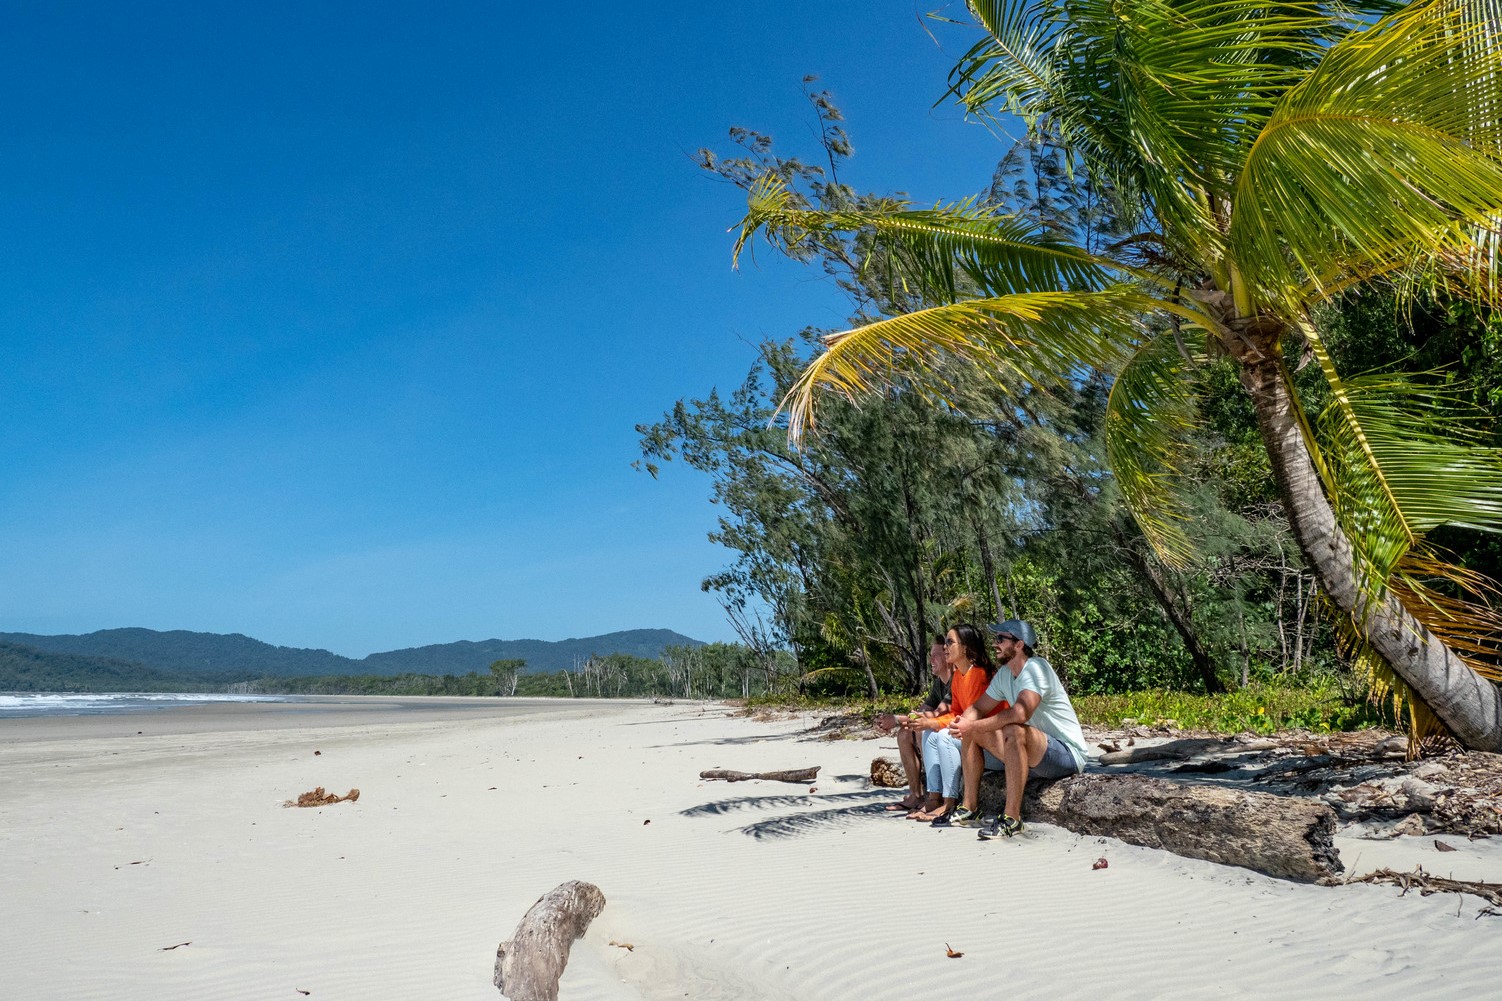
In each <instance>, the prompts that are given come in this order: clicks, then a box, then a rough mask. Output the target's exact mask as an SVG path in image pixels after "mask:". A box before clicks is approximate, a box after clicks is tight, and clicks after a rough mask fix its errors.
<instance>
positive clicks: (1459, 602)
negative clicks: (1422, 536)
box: [1392, 545, 1502, 681]
mask: <svg viewBox="0 0 1502 1001" xmlns="http://www.w3.org/2000/svg"><path fill="white" fill-rule="evenodd" d="M1392 591H1393V594H1394V596H1395V597H1397V598H1398V600H1399V601H1401V602H1402V603H1403V606H1404V607H1405V608H1407V609H1408V610H1409V611H1410V612H1412V613H1413V616H1414V618H1416V619H1418V620H1419V621H1420V622H1422V623H1423V624H1424V626H1425V627H1426V628H1428V629H1429V631H1430V632H1432V633H1434V634H1435V635H1436V636H1438V637H1439V638H1440V641H1441V642H1442V643H1444V644H1445V646H1447V647H1449V648H1450V649H1451V650H1453V651H1455V653H1456V655H1457V656H1459V657H1460V659H1461V660H1463V661H1465V663H1466V664H1467V665H1468V666H1469V667H1470V668H1471V669H1472V670H1474V671H1475V672H1476V673H1477V674H1480V675H1481V676H1482V677H1485V678H1491V679H1492V680H1493V681H1502V612H1499V611H1498V605H1499V604H1502V591H1499V590H1498V586H1497V584H1496V583H1495V582H1494V581H1492V580H1490V579H1488V578H1487V577H1484V576H1482V575H1481V574H1478V573H1476V572H1475V571H1474V570H1471V569H1469V568H1467V567H1463V566H1459V565H1457V564H1455V563H1452V562H1450V561H1449V560H1446V559H1445V558H1443V557H1442V556H1441V555H1440V554H1439V553H1438V552H1436V551H1435V550H1434V549H1432V548H1431V547H1429V546H1426V545H1425V546H1420V547H1419V548H1417V549H1414V550H1413V551H1411V552H1409V553H1407V554H1405V555H1404V557H1403V560H1402V562H1401V563H1400V564H1399V565H1398V568H1397V572H1396V573H1395V574H1394V575H1393V579H1392Z"/></svg>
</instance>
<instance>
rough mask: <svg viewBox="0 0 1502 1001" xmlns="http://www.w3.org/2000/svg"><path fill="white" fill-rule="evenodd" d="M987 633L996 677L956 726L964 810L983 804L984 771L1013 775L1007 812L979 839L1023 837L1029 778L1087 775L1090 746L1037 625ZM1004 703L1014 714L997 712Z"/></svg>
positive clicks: (1005, 626)
mask: <svg viewBox="0 0 1502 1001" xmlns="http://www.w3.org/2000/svg"><path fill="white" fill-rule="evenodd" d="M987 628H988V629H989V630H990V632H991V644H992V649H994V650H995V651H996V661H997V664H998V667H997V670H996V676H995V677H994V678H993V679H992V680H991V683H990V685H988V686H987V688H986V691H985V692H984V694H982V695H981V696H980V697H979V698H978V699H976V700H975V704H974V705H973V706H971V707H970V708H969V709H967V710H966V711H965V712H964V713H963V714H962V715H961V716H959V717H957V718H956V719H955V721H954V722H953V723H952V724H951V725H950V733H952V734H953V735H954V736H956V737H958V738H959V739H960V741H961V758H962V761H963V765H964V793H965V796H964V801H963V802H964V806H962V807H961V809H966V808H968V809H970V810H974V809H975V807H976V805H977V803H978V802H979V801H980V780H981V775H982V773H983V772H985V771H1004V772H1005V773H1006V780H1007V782H1006V805H1005V808H1004V809H1003V811H1002V813H1001V814H1000V815H999V816H997V818H996V819H995V821H993V822H992V823H991V824H989V825H987V826H985V827H983V828H981V830H980V837H981V838H982V839H985V840H990V839H992V838H1009V837H1012V836H1013V835H1016V834H1020V833H1022V829H1023V825H1022V793H1023V790H1024V788H1025V787H1026V786H1027V780H1028V779H1029V778H1041V779H1059V778H1063V777H1064V776H1066V775H1076V774H1078V773H1080V772H1082V771H1084V770H1085V756H1086V754H1087V753H1088V750H1089V747H1088V745H1087V744H1086V743H1085V734H1084V732H1083V731H1082V730H1081V729H1080V720H1079V716H1078V715H1076V713H1075V711H1074V705H1073V704H1072V703H1071V702H1070V701H1069V693H1068V692H1066V691H1065V690H1064V685H1063V683H1062V682H1061V681H1060V680H1059V676H1058V674H1057V673H1056V672H1055V671H1054V669H1053V666H1052V665H1051V664H1049V663H1048V661H1046V660H1044V659H1043V658H1042V657H1039V656H1037V654H1036V653H1035V652H1034V646H1035V645H1036V644H1037V642H1038V636H1037V633H1036V632H1035V631H1034V630H1033V627H1032V626H1031V625H1029V624H1028V623H1026V622H1023V621H1021V620H1020V619H1008V620H1006V621H1005V622H996V623H993V624H991V625H990V626H988V627H987ZM1003 705H1007V708H1005V709H1000V710H998V708H997V707H999V706H1003ZM993 713H994V715H993Z"/></svg>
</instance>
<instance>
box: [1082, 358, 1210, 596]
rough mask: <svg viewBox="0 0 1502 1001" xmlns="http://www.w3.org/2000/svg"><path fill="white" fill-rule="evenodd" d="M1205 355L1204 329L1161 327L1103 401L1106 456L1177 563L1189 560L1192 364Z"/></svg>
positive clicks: (1136, 511) (1157, 545)
mask: <svg viewBox="0 0 1502 1001" xmlns="http://www.w3.org/2000/svg"><path fill="white" fill-rule="evenodd" d="M1204 361H1205V335H1204V332H1203V331H1201V330H1199V329H1196V328H1186V329H1184V330H1179V331H1175V330H1168V331H1165V332H1163V333H1160V334H1158V335H1157V336H1156V337H1154V338H1153V339H1152V340H1150V341H1148V342H1147V343H1146V344H1144V345H1143V346H1142V347H1141V348H1140V349H1139V350H1138V351H1137V353H1136V354H1134V355H1133V356H1132V358H1131V360H1130V361H1128V362H1127V364H1126V365H1125V366H1124V367H1123V368H1122V370H1121V371H1120V373H1119V374H1118V375H1117V376H1116V381H1115V383H1114V384H1113V385H1112V386H1111V395H1110V397H1109V398H1108V400H1107V402H1106V415H1105V439H1106V461H1107V462H1108V463H1109V465H1110V467H1111V472H1112V475H1114V476H1115V478H1116V482H1117V484H1118V485H1119V486H1120V487H1121V493H1122V498H1123V499H1124V500H1125V501H1126V504H1127V507H1128V508H1129V509H1130V510H1131V512H1132V516H1133V518H1135V519H1136V521H1137V525H1138V527H1139V528H1140V529H1141V530H1142V534H1143V535H1144V536H1146V537H1147V540H1148V542H1149V543H1151V545H1152V547H1153V549H1154V550H1155V551H1156V552H1157V554H1158V556H1159V557H1160V558H1161V559H1162V560H1163V561H1164V562H1165V563H1168V564H1169V565H1171V566H1175V567H1183V566H1184V565H1185V564H1187V562H1188V560H1189V557H1190V555H1191V553H1192V549H1193V544H1192V543H1191V542H1190V539H1189V536H1188V534H1187V533H1186V532H1185V531H1184V525H1185V523H1187V522H1188V520H1189V518H1190V512H1189V507H1188V504H1187V502H1186V501H1185V498H1184V494H1183V491H1184V488H1185V486H1186V485H1187V484H1188V482H1189V479H1190V477H1189V471H1188V468H1187V465H1188V460H1189V458H1190V456H1191V454H1192V449H1191V448H1190V444H1189V441H1188V435H1189V433H1190V432H1191V431H1192V430H1193V429H1194V428H1196V427H1197V426H1198V424H1199V421H1198V416H1197V411H1196V408H1195V392H1194V385H1193V379H1192V370H1193V369H1194V368H1195V367H1197V366H1198V365H1200V364H1202V363H1203V362H1204Z"/></svg>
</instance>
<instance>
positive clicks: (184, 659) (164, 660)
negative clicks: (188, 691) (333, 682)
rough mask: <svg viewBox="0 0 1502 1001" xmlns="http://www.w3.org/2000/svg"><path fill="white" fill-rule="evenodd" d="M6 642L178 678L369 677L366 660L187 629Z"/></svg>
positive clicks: (11, 637) (16, 636)
mask: <svg viewBox="0 0 1502 1001" xmlns="http://www.w3.org/2000/svg"><path fill="white" fill-rule="evenodd" d="M0 643H12V644H15V645H16V646H24V647H30V648H31V649H33V650H42V651H45V652H47V653H69V654H76V655H78V656H83V657H110V658H114V659H117V660H125V661H131V662H133V663H136V664H142V665H145V666H147V667H149V668H153V669H155V670H158V671H165V672H168V673H172V674H188V675H197V674H207V673H212V674H221V673H224V672H227V671H233V672H236V673H246V672H248V676H252V677H254V676H259V675H262V674H282V675H316V674H364V673H368V672H367V670H366V669H365V668H362V667H361V666H360V661H358V660H352V659H350V658H349V657H341V656H339V655H338V654H336V653H329V652H328V651H327V650H304V649H300V648H297V647H286V646H272V645H271V644H270V643H262V642H261V641H260V640H254V639H251V638H250V637H249V636H242V635H241V634H239V633H230V634H229V635H224V634H221V633H193V632H188V631H187V630H184V629H174V630H172V631H171V632H157V631H156V630H155V629H101V630H99V631H98V632H93V633H85V634H83V635H82V636H67V635H64V636H39V635H36V634H33V633H0Z"/></svg>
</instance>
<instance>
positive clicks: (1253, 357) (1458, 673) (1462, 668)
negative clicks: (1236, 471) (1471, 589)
mask: <svg viewBox="0 0 1502 1001" xmlns="http://www.w3.org/2000/svg"><path fill="white" fill-rule="evenodd" d="M1257 340H1258V341H1259V346H1262V347H1263V350H1262V351H1261V352H1260V354H1258V353H1256V352H1252V353H1248V354H1243V355H1242V356H1241V358H1240V360H1241V381H1242V384H1243V385H1244V386H1246V389H1247V392H1248V393H1250V394H1251V397H1252V404H1253V406H1254V407H1255V408H1256V412H1257V425H1258V428H1259V429H1260V431H1261V432H1262V438H1263V441H1264V443H1265V444H1266V445H1267V452H1268V456H1269V457H1270V458H1271V459H1272V467H1273V475H1274V476H1275V477H1276V479H1277V482H1278V488H1279V491H1280V492H1281V494H1282V496H1283V504H1284V506H1285V508H1286V509H1287V514H1288V522H1289V526H1290V527H1291V528H1292V529H1293V534H1294V538H1295V539H1297V540H1298V543H1299V548H1300V549H1301V550H1303V553H1304V557H1305V558H1306V559H1307V560H1308V561H1309V566H1310V567H1311V568H1312V569H1313V571H1314V574H1315V576H1316V578H1317V579H1318V581H1319V586H1320V587H1322V588H1324V590H1325V594H1326V595H1327V596H1328V597H1329V599H1330V601H1331V602H1332V603H1334V605H1335V607H1337V608H1339V609H1340V610H1341V611H1342V612H1345V613H1347V614H1350V615H1352V616H1353V617H1355V618H1356V620H1357V621H1358V622H1360V623H1361V625H1360V629H1361V633H1362V636H1363V637H1364V638H1365V639H1366V641H1367V642H1368V643H1370V644H1371V646H1372V648H1373V649H1374V650H1375V651H1376V652H1377V653H1378V655H1380V656H1381V657H1382V658H1383V659H1384V660H1386V661H1387V663H1388V664H1389V665H1390V666H1391V667H1392V669H1393V670H1394V671H1395V672H1397V674H1398V675H1399V676H1400V677H1402V679H1403V680H1404V681H1406V682H1408V685H1409V687H1411V688H1412V689H1413V690H1414V692H1415V693H1416V694H1417V695H1418V696H1419V698H1421V699H1423V700H1424V702H1425V703H1426V704H1427V705H1428V706H1429V708H1430V709H1431V710H1432V711H1433V712H1434V715H1435V716H1437V717H1438V718H1439V720H1440V721H1441V722H1442V723H1444V724H1445V726H1446V727H1448V728H1449V730H1450V732H1451V733H1452V734H1453V735H1454V736H1455V738H1456V739H1457V740H1459V741H1460V742H1461V743H1462V744H1464V745H1465V746H1466V747H1469V748H1473V749H1476V750H1482V751H1493V752H1496V751H1502V691H1499V689H1498V688H1497V686H1496V685H1494V684H1492V683H1491V682H1490V681H1487V680H1486V679H1485V678H1483V677H1481V676H1480V675H1479V674H1477V673H1476V672H1475V671H1473V670H1471V668H1470V667H1468V666H1467V665H1466V664H1465V662H1464V661H1462V660H1461V659H1460V658H1459V657H1457V656H1456V655H1455V654H1454V652H1453V651H1451V650H1450V649H1449V648H1448V647H1446V646H1445V645H1444V644H1443V643H1441V642H1440V640H1439V639H1438V637H1436V636H1435V635H1434V634H1433V633H1431V632H1430V631H1429V630H1428V629H1427V628H1425V626H1424V624H1423V623H1421V622H1419V621H1418V619H1416V618H1414V617H1413V615H1412V614H1410V613H1409V611H1408V610H1407V609H1406V608H1404V607H1403V604H1402V603H1401V602H1399V601H1398V600H1397V599H1396V598H1395V597H1393V596H1392V594H1391V593H1386V594H1384V596H1383V597H1382V599H1381V600H1380V601H1378V602H1376V603H1374V604H1372V605H1370V606H1367V605H1366V603H1365V602H1364V601H1363V598H1362V588H1361V580H1360V571H1359V569H1358V568H1357V565H1356V560H1355V556H1354V553H1353V551H1352V548H1351V542H1350V540H1349V539H1348V538H1347V537H1346V535H1345V533H1344V532H1343V531H1342V530H1341V528H1340V526H1339V524H1338V523H1337V522H1336V520H1335V512H1334V510H1332V509H1331V507H1330V503H1329V501H1328V500H1327V499H1326V497H1325V494H1324V490H1323V488H1322V486H1321V484H1320V480H1319V476H1318V474H1317V473H1316V472H1315V469H1314V462H1313V460H1312V459H1311V457H1310V455H1309V449H1308V446H1307V444H1306V443H1305V441H1304V437H1303V434H1302V433H1301V431H1300V428H1299V421H1298V419H1297V416H1296V415H1297V410H1296V404H1295V402H1294V399H1293V396H1292V394H1291V391H1290V388H1289V384H1288V375H1287V372H1286V370H1285V369H1284V368H1283V364H1282V360H1281V358H1280V357H1279V355H1278V352H1277V350H1276V344H1277V340H1276V338H1266V339H1264V338H1261V337H1259V338H1257Z"/></svg>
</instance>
